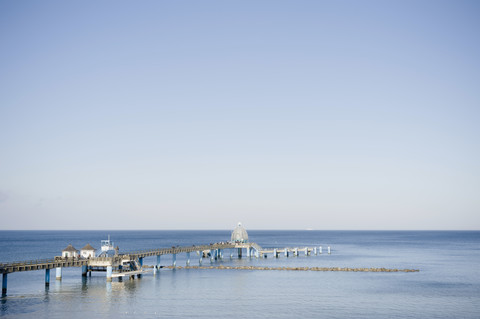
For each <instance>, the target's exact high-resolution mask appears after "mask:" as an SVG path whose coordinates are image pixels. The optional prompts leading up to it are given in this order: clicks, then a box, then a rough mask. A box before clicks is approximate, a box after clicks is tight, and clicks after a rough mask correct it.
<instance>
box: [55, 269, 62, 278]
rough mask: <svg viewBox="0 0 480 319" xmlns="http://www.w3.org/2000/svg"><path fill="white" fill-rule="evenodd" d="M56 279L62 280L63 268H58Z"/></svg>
mask: <svg viewBox="0 0 480 319" xmlns="http://www.w3.org/2000/svg"><path fill="white" fill-rule="evenodd" d="M55 277H56V278H55V279H56V280H62V267H57V269H56V274H55Z"/></svg>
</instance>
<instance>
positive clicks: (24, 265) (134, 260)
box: [0, 242, 330, 296]
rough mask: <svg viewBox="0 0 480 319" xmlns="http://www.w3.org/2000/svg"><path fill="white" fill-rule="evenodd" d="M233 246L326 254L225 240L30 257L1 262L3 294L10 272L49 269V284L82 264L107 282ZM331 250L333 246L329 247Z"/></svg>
mask: <svg viewBox="0 0 480 319" xmlns="http://www.w3.org/2000/svg"><path fill="white" fill-rule="evenodd" d="M224 249H231V250H232V253H231V254H230V257H233V255H234V252H236V253H237V256H238V258H242V251H243V250H246V256H247V257H249V258H251V257H256V258H266V257H267V256H268V255H269V254H271V255H273V257H276V258H278V257H279V255H281V254H283V255H284V256H286V257H288V256H290V255H293V256H298V255H299V254H300V253H302V252H303V253H304V254H305V255H306V256H308V255H311V254H312V253H313V254H315V255H316V254H318V253H320V254H321V253H322V248H321V247H318V249H317V247H313V248H312V247H302V248H298V247H296V248H270V249H263V248H262V247H261V246H260V245H258V244H256V243H245V242H242V243H233V242H222V243H215V244H210V245H199V246H196V245H192V246H183V247H180V246H176V247H171V248H159V249H151V250H140V251H132V252H125V253H122V254H119V253H118V252H117V253H116V254H115V255H114V256H101V257H89V258H82V257H59V256H57V257H54V258H51V259H42V260H29V261H21V262H9V263H0V273H1V274H2V296H6V294H7V276H8V274H11V273H15V272H23V271H34V270H45V285H46V286H48V285H49V284H50V270H51V269H56V279H57V280H61V279H62V269H63V268H67V267H81V268H82V276H87V274H90V275H91V272H92V271H103V272H106V279H107V281H112V279H113V278H121V277H127V276H129V277H130V278H134V276H135V275H137V276H138V277H140V276H141V275H142V274H144V273H145V272H147V271H149V270H146V269H144V267H143V259H144V258H147V257H157V262H156V265H154V266H153V274H154V275H155V274H156V273H157V272H158V270H159V269H160V268H161V266H160V257H161V256H164V255H171V256H172V267H173V268H174V267H176V257H177V254H182V253H185V254H186V266H190V253H192V252H195V253H196V254H197V256H198V263H199V265H201V264H202V261H203V258H207V257H208V258H210V261H211V262H213V261H215V260H218V259H222V258H223V257H224V254H223V250H224ZM328 252H329V253H330V247H328Z"/></svg>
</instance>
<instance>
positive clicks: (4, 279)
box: [2, 273, 7, 297]
mask: <svg viewBox="0 0 480 319" xmlns="http://www.w3.org/2000/svg"><path fill="white" fill-rule="evenodd" d="M6 295H7V273H3V275H2V297H5V296H6Z"/></svg>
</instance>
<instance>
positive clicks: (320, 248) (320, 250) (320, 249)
mask: <svg viewBox="0 0 480 319" xmlns="http://www.w3.org/2000/svg"><path fill="white" fill-rule="evenodd" d="M318 250H319V252H318V253H319V254H320V255H321V254H322V246H320V247H319V248H318Z"/></svg>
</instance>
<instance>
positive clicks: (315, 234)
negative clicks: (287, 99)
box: [0, 231, 480, 318]
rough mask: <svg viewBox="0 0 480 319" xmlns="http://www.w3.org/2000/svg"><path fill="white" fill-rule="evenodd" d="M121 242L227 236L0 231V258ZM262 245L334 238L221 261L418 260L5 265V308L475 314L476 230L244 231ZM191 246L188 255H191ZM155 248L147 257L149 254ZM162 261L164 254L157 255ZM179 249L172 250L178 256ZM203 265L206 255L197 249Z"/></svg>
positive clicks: (0, 312) (31, 313) (72, 313)
mask: <svg viewBox="0 0 480 319" xmlns="http://www.w3.org/2000/svg"><path fill="white" fill-rule="evenodd" d="M108 234H110V235H111V239H112V240H113V241H114V242H115V244H116V245H118V246H119V247H120V252H122V251H131V250H138V249H147V248H160V247H171V246H172V245H192V244H209V243H212V242H218V241H224V240H228V239H229V237H230V231H108V232H105V231H57V232H51V231H42V232H39V231H0V262H6V261H15V260H26V259H36V258H51V257H52V256H55V255H60V252H61V250H62V249H63V248H65V247H66V246H67V245H68V244H73V246H75V247H76V248H78V249H80V248H82V247H83V246H84V245H85V244H87V243H90V244H92V246H94V247H95V248H97V249H98V248H100V247H99V246H100V240H102V239H106V237H107V235H108ZM249 237H250V240H251V241H254V242H257V243H258V244H260V245H261V246H263V247H285V246H289V247H295V246H299V247H301V246H320V245H322V246H323V247H326V246H327V245H330V246H331V247H332V254H331V255H328V254H326V249H325V248H324V254H322V255H319V256H310V257H306V256H302V255H301V256H300V257H297V258H295V257H290V258H285V257H283V256H282V257H280V258H279V259H274V258H271V256H269V258H267V259H255V258H252V259H248V258H242V259H240V260H239V259H236V258H234V259H230V258H229V256H230V254H229V252H228V251H225V259H224V260H223V261H219V262H215V263H216V264H220V263H223V264H225V265H262V266H308V267H315V266H320V267H323V266H326V267H387V268H415V269H420V272H418V273H354V272H301V271H298V272H293V271H290V272H288V271H258V270H257V271H255V270H252V271H250V270H248V271H247V270H198V269H189V270H185V269H178V270H169V269H162V270H161V272H160V275H158V276H156V277H154V276H153V274H152V273H150V274H147V275H145V276H143V278H141V279H135V280H124V281H123V282H118V281H117V280H114V281H113V282H112V283H107V282H106V280H105V273H94V274H93V276H92V277H87V278H86V279H83V280H82V277H81V271H80V269H79V268H68V269H64V270H63V280H62V281H60V282H57V281H56V280H55V271H54V270H52V273H51V277H52V280H51V284H50V287H49V288H48V289H46V288H45V286H44V276H45V272H44V271H32V272H25V273H13V274H9V275H8V296H7V297H6V298H4V299H2V300H1V303H0V316H2V317H5V318H37V317H40V318H43V317H47V316H48V317H50V318H57V317H58V318H63V317H68V318H84V317H85V316H90V317H94V318H118V317H144V318H152V317H165V318H193V317H195V318H225V317H235V318H265V317H274V318H319V317H323V318H479V317H480V270H479V269H480V266H479V265H480V232H478V231H471V232H456V231H448V232H429V231H425V232H418V231H400V232H395V231H387V232H381V231H249ZM196 258H197V257H196V255H194V254H192V264H196V263H197V262H198V260H197V259H196ZM155 261H156V258H155V257H152V258H146V259H145V262H144V263H145V264H154V263H155ZM161 263H162V265H169V264H171V257H167V256H162V262H161ZM184 263H185V256H181V255H179V256H177V265H179V266H180V265H184ZM203 264H204V265H209V264H210V262H209V260H206V259H204V261H203Z"/></svg>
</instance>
